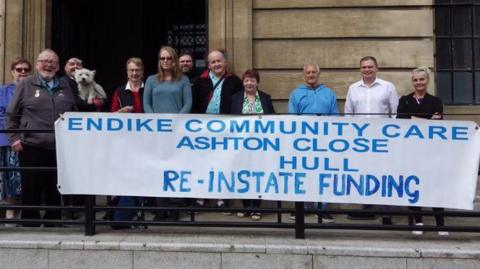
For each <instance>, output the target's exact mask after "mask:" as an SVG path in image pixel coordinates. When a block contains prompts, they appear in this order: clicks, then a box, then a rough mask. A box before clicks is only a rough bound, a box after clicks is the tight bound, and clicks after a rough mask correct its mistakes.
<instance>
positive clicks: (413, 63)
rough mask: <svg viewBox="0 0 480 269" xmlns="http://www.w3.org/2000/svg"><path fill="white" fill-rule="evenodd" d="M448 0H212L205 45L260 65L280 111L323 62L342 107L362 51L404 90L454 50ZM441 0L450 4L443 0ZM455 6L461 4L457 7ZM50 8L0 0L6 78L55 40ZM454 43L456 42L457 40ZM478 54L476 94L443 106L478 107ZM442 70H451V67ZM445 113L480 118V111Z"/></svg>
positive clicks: (0, 53) (236, 63)
mask: <svg viewBox="0 0 480 269" xmlns="http://www.w3.org/2000/svg"><path fill="white" fill-rule="evenodd" d="M451 2H452V1H449V0H447V1H433V0H344V1H336V0H296V1H290V0H208V1H207V5H206V9H207V10H206V12H207V14H208V16H207V17H208V22H207V27H208V46H209V48H224V49H225V50H226V51H227V52H228V57H229V61H230V63H231V67H232V69H233V71H234V72H236V73H237V74H241V73H242V72H243V71H244V70H246V69H248V68H252V67H253V68H256V69H258V70H260V74H261V82H262V83H261V89H263V90H264V91H266V92H268V93H269V94H271V95H272V97H273V99H274V100H275V105H276V108H277V110H278V111H279V112H284V111H286V101H287V100H288V96H289V93H290V91H291V90H292V89H293V88H295V86H296V85H297V84H299V83H301V82H302V75H301V71H302V66H303V64H304V63H306V62H316V63H318V64H319V65H320V67H321V69H322V72H321V81H322V82H324V83H325V84H327V85H328V86H329V87H331V88H332V89H333V90H334V91H335V92H336V93H337V96H338V98H339V102H340V103H341V105H340V107H343V105H342V104H343V100H344V99H345V97H346V93H347V89H348V85H349V84H351V83H353V82H355V81H357V80H359V79H360V75H359V70H358V67H359V59H360V58H361V57H363V56H366V55H372V56H375V57H376V58H377V59H378V61H379V67H380V73H379V77H382V78H384V79H386V80H390V81H392V82H393V83H394V84H395V85H396V87H397V90H398V93H399V95H403V94H406V93H408V92H410V91H411V90H412V87H411V84H410V70H411V69H413V68H415V67H418V66H428V67H430V68H431V69H432V70H436V67H437V66H436V64H437V65H438V62H439V59H438V57H440V56H441V57H450V56H448V55H447V56H445V55H444V54H442V53H437V54H436V49H437V46H438V45H437V44H439V42H437V39H436V34H435V29H436V24H439V23H440V22H444V21H445V19H444V18H439V16H443V15H442V14H443V13H442V14H440V13H439V12H436V9H438V8H439V7H444V8H450V7H449V6H448V3H451ZM461 2H465V1H461ZM466 2H469V1H466ZM477 2H478V1H477V0H472V1H471V2H469V3H471V5H466V6H463V7H465V8H470V9H471V12H472V16H471V17H470V20H471V21H472V23H473V24H472V25H473V26H472V27H473V28H472V33H473V34H472V37H471V42H472V46H471V50H470V51H471V53H475V52H476V51H478V54H480V39H478V37H480V30H478V29H477V28H480V26H479V25H480V24H478V22H475V14H480V7H478V5H477V6H475V3H477ZM442 3H443V4H445V5H447V6H441V5H442ZM477 4H478V3H477ZM456 8H460V9H461V8H462V7H460V6H459V7H456V6H455V7H453V9H456ZM51 9H52V0H22V1H19V0H0V15H1V17H0V19H1V21H0V25H2V27H1V28H0V31H1V32H0V42H1V44H0V48H1V50H0V61H1V63H0V68H1V72H0V74H1V80H2V81H3V82H6V81H8V80H9V78H10V74H9V63H10V62H11V61H12V60H13V59H14V58H15V57H16V56H20V55H22V56H24V57H26V58H28V59H31V60H33V58H34V57H35V55H37V54H38V52H39V51H41V50H42V49H43V48H45V47H49V46H50V45H51V42H52V40H51V36H52V33H51V14H52V11H51ZM477 10H478V11H477ZM454 11H455V10H454ZM199 12H201V11H199ZM452 14H453V13H452ZM106 16H108V15H106ZM449 20H452V21H453V23H454V25H453V26H454V27H455V25H457V24H455V18H453V15H452V18H450V19H449ZM477 31H478V32H477ZM477 33H479V34H478V36H477ZM450 34H452V33H450ZM444 36H445V35H443V36H442V38H444ZM453 36H454V35H453ZM469 40H470V39H469ZM444 43H445V42H444ZM442 44H443V43H442ZM450 44H453V45H452V46H454V45H455V41H451V43H450ZM477 46H478V48H479V49H478V50H477ZM453 49H455V48H453ZM451 50H452V49H450V51H451ZM468 52H469V50H467V55H468ZM435 55H437V58H436V57H435ZM438 55H439V56H438ZM61 57H62V55H61ZM478 57H479V56H478V55H477V56H475V55H473V57H472V63H471V65H470V67H471V68H470V71H471V72H473V73H472V74H473V79H472V78H471V77H470V79H471V80H472V81H473V82H472V85H469V84H468V83H467V84H468V85H467V87H470V90H469V91H473V92H472V102H463V103H462V104H457V103H455V102H451V105H448V106H447V107H446V113H462V114H475V113H476V114H478V113H479V112H480V106H478V105H476V104H480V103H479V102H477V101H478V100H480V71H478V67H480V62H479V63H476V61H477V58H478ZM472 66H473V67H472ZM442 68H443V66H442ZM442 70H444V71H451V69H449V68H444V69H442ZM454 71H455V70H454ZM470 71H469V72H470ZM452 72H453V71H452ZM475 74H477V75H476V76H477V77H478V79H477V80H475ZM454 75H455V74H453V75H452V78H451V79H450V82H451V80H452V79H453V76H454ZM455 78H457V77H455ZM459 79H460V78H459ZM476 81H479V82H478V83H476ZM432 82H433V83H432V84H431V85H430V89H429V90H430V91H431V92H432V93H437V90H436V89H437V86H438V85H436V83H435V82H437V83H442V85H443V86H444V87H443V88H442V89H445V88H447V89H448V87H449V86H445V85H450V84H451V85H452V87H456V88H455V89H454V90H455V91H457V92H461V91H462V87H464V84H462V83H460V84H459V83H453V82H452V83H450V84H448V83H449V82H448V81H446V80H445V79H444V76H442V79H441V80H438V79H437V80H436V79H435V76H434V78H433V79H432ZM444 83H446V84H444ZM457 87H458V89H457ZM442 91H444V90H442ZM442 94H445V93H443V92H442ZM447 95H448V94H447ZM467 99H468V95H467ZM477 99H478V100H477ZM447 103H449V102H447ZM447 118H450V119H471V120H476V121H477V122H480V117H479V116H469V115H463V116H447Z"/></svg>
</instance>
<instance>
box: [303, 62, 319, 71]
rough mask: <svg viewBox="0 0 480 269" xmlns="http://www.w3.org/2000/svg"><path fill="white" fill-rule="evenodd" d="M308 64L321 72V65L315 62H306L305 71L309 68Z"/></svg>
mask: <svg viewBox="0 0 480 269" xmlns="http://www.w3.org/2000/svg"><path fill="white" fill-rule="evenodd" d="M308 66H313V67H315V68H316V69H317V72H320V66H319V65H318V64H314V63H308V64H305V65H304V66H303V72H305V70H307V67H308Z"/></svg>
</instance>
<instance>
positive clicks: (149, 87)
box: [0, 46, 443, 226]
mask: <svg viewBox="0 0 480 269" xmlns="http://www.w3.org/2000/svg"><path fill="white" fill-rule="evenodd" d="M207 64H208V68H207V69H206V70H205V71H204V72H202V73H201V74H199V75H198V76H196V74H195V72H194V69H193V58H192V56H191V55H189V54H181V55H180V56H178V54H177V52H176V51H175V49H174V48H172V47H169V46H163V47H161V48H160V50H159V53H158V72H157V73H156V74H153V75H150V76H149V77H148V78H147V79H146V81H145V83H144V65H143V62H142V60H141V59H140V58H136V57H133V58H130V59H128V60H127V62H126V75H127V82H126V83H123V84H122V85H121V86H119V87H118V88H117V89H116V90H115V91H114V93H113V96H112V99H111V107H110V111H111V112H120V113H207V114H274V113H275V110H274V106H273V104H272V100H271V97H270V95H268V94H267V93H265V92H263V91H260V90H259V84H260V75H259V73H258V71H256V70H254V69H249V70H246V71H245V72H244V73H243V76H242V78H239V77H237V76H236V75H235V74H233V73H231V72H229V71H228V65H227V59H226V55H225V52H224V51H221V50H212V51H210V52H209V54H208V56H207ZM82 67H83V63H82V61H81V60H80V59H78V58H71V59H69V60H68V61H67V62H66V64H65V67H64V70H65V76H64V77H62V78H58V77H57V72H58V70H59V57H58V55H57V54H56V53H55V52H54V51H52V50H50V49H46V50H44V51H42V52H41V53H40V54H39V55H38V58H37V61H36V63H35V69H36V72H35V74H33V75H31V72H32V66H31V64H30V63H29V62H28V61H27V60H25V59H23V58H18V59H16V60H15V61H14V62H13V63H12V65H11V72H12V76H13V78H14V81H13V83H12V84H9V85H6V86H3V87H2V88H0V96H1V97H2V98H1V99H0V116H1V117H2V119H0V124H4V119H5V126H4V128H5V129H6V130H11V131H13V130H16V129H27V130H28V129H34V130H39V129H53V124H54V122H55V120H56V119H57V118H58V117H59V115H60V114H62V113H64V112H67V111H78V110H79V111H98V110H99V108H101V107H102V106H103V105H104V101H105V100H101V99H97V100H94V102H93V104H88V103H86V102H85V101H84V100H81V99H80V98H79V97H78V88H77V86H76V82H75V80H74V78H73V73H74V72H75V70H77V69H80V68H82ZM377 72H378V63H377V60H376V59H375V58H374V57H372V56H366V57H364V58H362V59H361V60H360V73H361V77H362V78H361V80H359V81H358V82H355V83H353V84H352V85H351V86H350V87H349V89H348V94H347V98H346V103H345V109H344V111H345V114H346V115H348V116H362V117H394V115H395V114H396V115H397V117H398V118H413V117H420V118H428V119H442V114H443V105H442V102H441V100H440V99H439V98H437V97H434V96H432V95H430V94H428V93H427V88H428V83H429V79H430V77H429V71H428V68H417V69H415V70H413V71H412V85H413V92H412V93H411V94H409V95H407V96H403V97H401V98H400V101H399V99H398V96H397V92H396V89H395V86H394V85H393V84H392V83H391V82H388V81H385V80H382V79H380V78H378V77H377ZM319 77H320V68H319V66H318V65H317V64H314V63H308V64H306V65H305V66H304V68H303V78H304V84H302V85H300V86H298V87H297V88H296V89H294V90H293V91H292V93H291V95H290V98H289V102H288V113H292V114H321V115H338V114H339V109H338V106H337V97H336V94H335V92H334V91H333V90H331V89H330V88H328V87H327V86H326V85H325V84H323V83H320V82H319ZM0 141H1V143H2V144H1V145H0V146H1V148H0V154H1V158H0V160H1V161H2V164H3V166H5V167H18V165H19V164H20V166H22V167H55V166H56V159H55V143H54V135H53V134H52V133H38V132H28V131H27V132H23V133H18V132H12V133H7V134H1V135H0ZM0 175H1V177H0V183H1V184H0V194H1V198H2V199H3V200H4V202H5V203H7V204H9V205H13V204H16V203H19V202H20V201H21V204H22V205H40V204H41V203H42V197H44V198H45V201H44V202H45V203H46V204H47V205H60V202H61V196H60V194H59V192H58V190H57V186H56V182H57V179H56V172H54V171H51V170H45V171H32V170H23V171H22V172H21V173H19V172H18V171H2V172H1V173H0ZM42 193H43V196H42ZM20 198H21V199H20ZM70 198H71V200H72V201H70V202H71V204H74V205H75V204H76V203H77V204H78V203H80V204H81V203H82V202H81V201H80V202H79V201H78V197H70ZM75 200H77V201H75ZM183 202H184V201H178V199H170V198H158V199H156V201H155V203H156V205H157V206H168V205H171V204H174V205H178V204H181V203H183ZM206 203H207V201H206V200H204V199H197V200H195V201H192V204H193V205H194V206H196V207H204V206H206ZM214 203H215V205H216V206H217V207H219V208H225V207H227V203H226V201H225V200H216V201H214ZM243 205H244V207H245V208H246V211H245V212H239V213H237V216H238V217H245V216H249V217H251V218H252V220H259V219H261V214H260V213H259V212H258V211H256V210H255V209H257V208H259V206H260V200H243ZM320 205H322V206H326V204H320ZM415 210H418V208H415ZM435 210H441V209H435ZM171 215H173V217H174V218H178V212H163V213H158V214H156V219H157V220H163V219H165V218H167V217H170V216H171ZM15 217H16V212H14V211H13V210H7V212H6V218H15ZM21 217H22V218H25V219H38V218H40V212H39V211H38V210H30V209H27V210H22V213H21ZM60 217H61V215H60V212H59V211H54V210H52V211H49V210H47V211H46V213H45V215H44V216H43V218H45V219H59V218H60ZM322 219H323V220H324V221H328V222H331V221H333V218H332V217H331V216H328V215H324V216H322ZM437 222H438V224H439V225H443V219H441V218H437ZM384 223H386V224H391V220H390V222H389V221H388V219H387V221H384ZM410 224H411V225H422V219H421V217H420V216H416V217H413V216H412V217H411V218H410ZM26 225H27V226H29V225H31V226H38V224H35V223H32V224H28V223H27V224H26Z"/></svg>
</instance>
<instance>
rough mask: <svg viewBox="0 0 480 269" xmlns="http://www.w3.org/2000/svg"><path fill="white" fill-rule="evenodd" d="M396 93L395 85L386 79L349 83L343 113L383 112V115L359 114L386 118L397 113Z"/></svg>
mask: <svg viewBox="0 0 480 269" xmlns="http://www.w3.org/2000/svg"><path fill="white" fill-rule="evenodd" d="M397 106H398V95H397V91H396V89H395V86H394V85H393V84H392V83H391V82H389V81H386V80H383V79H380V78H375V81H374V82H373V83H372V85H370V86H368V85H366V84H365V83H364V82H363V80H360V81H357V82H355V83H353V84H352V85H350V87H349V88H348V93H347V100H346V101H345V113H353V114H356V113H384V114H385V115H361V116H363V117H375V118H388V117H390V116H391V115H388V114H389V113H397Z"/></svg>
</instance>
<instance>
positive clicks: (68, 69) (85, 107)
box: [61, 57, 103, 112]
mask: <svg viewBox="0 0 480 269" xmlns="http://www.w3.org/2000/svg"><path fill="white" fill-rule="evenodd" d="M82 68H83V61H82V60H81V59H79V58H76V57H73V58H70V59H68V61H67V62H66V63H65V66H64V70H65V76H63V77H62V78H61V79H63V80H64V81H65V82H67V83H68V85H69V86H70V88H72V90H73V95H74V97H75V103H76V104H77V106H78V109H79V111H85V112H87V111H99V110H101V109H102V106H103V100H102V99H100V98H95V99H93V103H92V104H89V103H87V101H84V100H82V98H80V96H79V95H78V84H77V82H76V81H75V71H76V70H79V69H82Z"/></svg>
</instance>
